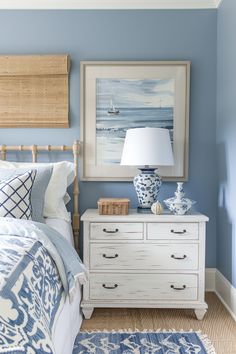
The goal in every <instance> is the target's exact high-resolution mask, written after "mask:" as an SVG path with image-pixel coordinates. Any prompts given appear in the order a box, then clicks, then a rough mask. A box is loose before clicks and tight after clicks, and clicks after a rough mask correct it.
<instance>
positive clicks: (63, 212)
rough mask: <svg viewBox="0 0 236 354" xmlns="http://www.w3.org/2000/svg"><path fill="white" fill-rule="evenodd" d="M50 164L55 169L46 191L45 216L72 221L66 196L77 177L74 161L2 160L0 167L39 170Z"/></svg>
mask: <svg viewBox="0 0 236 354" xmlns="http://www.w3.org/2000/svg"><path fill="white" fill-rule="evenodd" d="M48 165H50V166H52V167H53V171H52V175H51V178H50V181H49V184H48V187H47V189H46V193H45V200H44V213H43V214H44V217H46V218H59V219H64V220H66V221H70V213H68V211H67V209H66V206H65V202H64V198H65V196H66V193H67V188H68V186H69V185H70V184H71V183H72V182H73V180H74V177H75V173H74V164H73V163H72V162H69V161H62V162H55V163H27V162H10V161H2V160H0V168H8V169H10V168H14V169H15V168H27V169H36V170H37V167H40V166H48Z"/></svg>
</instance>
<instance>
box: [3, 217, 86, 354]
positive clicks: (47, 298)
mask: <svg viewBox="0 0 236 354" xmlns="http://www.w3.org/2000/svg"><path fill="white" fill-rule="evenodd" d="M76 278H78V279H79V281H80V282H81V283H82V282H83V281H84V280H85V279H86V271H85V268H84V266H83V264H82V263H81V261H80V259H79V257H78V255H77V253H76V251H75V250H74V249H73V247H71V246H70V245H69V244H68V242H67V241H66V240H65V239H64V238H63V236H61V235H60V234H59V233H58V232H56V231H54V230H53V229H51V228H50V227H48V226H46V225H44V224H40V223H35V222H32V221H26V220H16V219H12V218H0V353H11V354H21V353H25V354H35V353H36V354H45V353H47V354H53V353H54V347H53V343H52V328H53V324H54V322H55V319H56V317H57V314H58V313H59V309H60V307H61V306H62V304H63V303H64V301H65V296H66V295H67V294H69V296H73V288H74V285H75V281H76Z"/></svg>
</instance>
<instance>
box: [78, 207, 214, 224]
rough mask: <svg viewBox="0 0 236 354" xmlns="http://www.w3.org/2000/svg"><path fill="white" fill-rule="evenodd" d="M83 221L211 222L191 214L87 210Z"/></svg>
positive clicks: (196, 213) (198, 214)
mask: <svg viewBox="0 0 236 354" xmlns="http://www.w3.org/2000/svg"><path fill="white" fill-rule="evenodd" d="M81 220H82V221H90V222H114V221H117V222H202V221H209V218H208V217H207V216H206V215H203V214H200V213H198V212H195V211H193V212H190V213H188V214H186V215H173V214H171V213H170V212H169V211H168V210H164V213H163V214H161V215H154V214H140V213H137V211H136V209H130V210H129V214H128V215H99V213H98V209H87V210H86V211H85V212H84V213H83V215H82V216H81Z"/></svg>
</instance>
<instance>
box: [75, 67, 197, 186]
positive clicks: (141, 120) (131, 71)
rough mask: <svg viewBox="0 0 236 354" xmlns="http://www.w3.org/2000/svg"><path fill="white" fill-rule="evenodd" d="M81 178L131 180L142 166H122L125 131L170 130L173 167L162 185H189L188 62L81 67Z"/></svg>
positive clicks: (164, 173) (166, 171)
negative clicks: (184, 182) (181, 182)
mask: <svg viewBox="0 0 236 354" xmlns="http://www.w3.org/2000/svg"><path fill="white" fill-rule="evenodd" d="M80 80H81V84H80V90H81V91H80V135H81V136H80V140H81V145H82V160H81V180H83V181H132V180H133V177H134V176H135V175H136V174H137V173H138V168H135V167H129V166H120V164H119V159H120V157H121V153H122V146H123V142H124V138H125V133H126V130H127V129H130V128H138V127H145V126H147V127H161V128H167V129H169V132H170V136H171V140H172V147H173V155H174V166H168V167H167V166H165V167H164V166H160V167H159V168H158V174H160V175H161V176H162V179H163V180H164V181H187V179H188V144H189V91H190V61H82V62H81V63H80Z"/></svg>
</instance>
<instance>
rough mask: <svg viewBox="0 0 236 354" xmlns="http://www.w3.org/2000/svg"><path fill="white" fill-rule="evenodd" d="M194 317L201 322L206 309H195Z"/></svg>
mask: <svg viewBox="0 0 236 354" xmlns="http://www.w3.org/2000/svg"><path fill="white" fill-rule="evenodd" d="M194 312H195V315H196V317H197V319H198V320H199V321H201V320H203V317H204V316H205V313H206V312H207V310H206V309H196V310H194Z"/></svg>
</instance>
